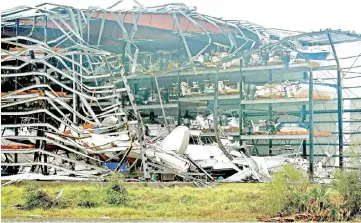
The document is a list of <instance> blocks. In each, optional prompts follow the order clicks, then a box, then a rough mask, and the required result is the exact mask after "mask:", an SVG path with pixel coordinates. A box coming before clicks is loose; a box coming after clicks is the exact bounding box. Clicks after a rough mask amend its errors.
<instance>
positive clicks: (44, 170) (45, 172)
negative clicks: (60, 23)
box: [39, 16, 48, 175]
mask: <svg viewBox="0 0 361 223" xmlns="http://www.w3.org/2000/svg"><path fill="white" fill-rule="evenodd" d="M44 43H45V44H46V45H47V44H48V17H47V16H45V17H44ZM46 55H47V53H44V56H46ZM44 66H45V67H44V70H45V73H46V72H47V69H48V68H47V66H46V65H44ZM43 82H44V84H46V82H47V79H46V78H45V77H44V78H43ZM46 103H47V101H46V100H44V101H43V104H44V108H45V109H46ZM42 119H43V120H42V122H43V123H46V114H45V113H43V114H42ZM40 129H41V130H44V131H45V130H46V128H45V127H40ZM41 135H42V136H44V132H43V133H42V134H41ZM42 149H43V150H45V149H46V141H45V140H43V143H42ZM41 156H43V157H44V163H47V162H48V155H47V154H40V156H39V158H40V159H41ZM43 174H46V175H47V174H48V166H47V165H44V166H43Z"/></svg>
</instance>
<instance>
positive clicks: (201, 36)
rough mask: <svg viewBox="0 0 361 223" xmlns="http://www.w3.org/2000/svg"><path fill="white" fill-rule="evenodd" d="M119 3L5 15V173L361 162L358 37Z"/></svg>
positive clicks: (176, 173) (322, 171)
mask: <svg viewBox="0 0 361 223" xmlns="http://www.w3.org/2000/svg"><path fill="white" fill-rule="evenodd" d="M119 6H121V3H120V5H113V6H111V7H109V8H107V9H101V8H96V7H93V8H88V9H76V8H73V7H70V6H65V5H55V4H41V5H38V6H36V7H28V6H21V7H16V8H12V9H8V10H5V11H2V13H1V161H2V163H1V169H2V175H7V176H6V177H8V178H9V179H102V177H103V176H106V175H107V174H109V173H110V172H111V171H118V172H121V173H123V174H124V175H125V176H126V178H127V179H132V180H153V181H173V180H179V181H191V182H194V183H195V184H197V185H205V184H207V182H210V181H213V180H216V179H217V180H221V181H225V182H244V181H250V180H251V181H260V182H263V181H268V180H269V179H270V178H271V175H272V172H273V171H275V170H276V169H277V168H279V167H281V166H282V165H284V164H285V163H291V164H293V165H295V166H296V167H297V168H300V169H304V171H306V172H308V173H309V174H310V177H312V178H313V179H314V180H321V181H322V180H325V179H328V178H330V177H332V174H333V172H334V171H335V169H337V168H349V167H350V166H349V162H348V160H349V155H348V153H349V151H350V150H352V148H355V147H357V145H359V144H360V142H361V137H360V136H361V135H360V134H361V130H360V129H361V115H360V114H361V113H360V112H361V86H360V83H361V67H360V64H361V59H360V58H359V57H360V56H361V35H360V34H358V33H355V32H354V31H342V30H331V29H324V30H318V31H314V32H307V33H306V32H296V31H286V30H277V29H268V28H266V27H263V26H261V25H257V24H254V23H252V22H248V21H243V20H232V21H229V20H224V19H220V18H215V17H212V16H211V15H204V14H200V13H197V10H196V8H194V7H189V6H186V5H184V4H169V5H162V6H157V7H145V6H143V5H140V4H139V5H137V7H134V8H133V9H131V10H115V8H119Z"/></svg>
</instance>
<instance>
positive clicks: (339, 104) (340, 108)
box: [327, 33, 343, 169]
mask: <svg viewBox="0 0 361 223" xmlns="http://www.w3.org/2000/svg"><path fill="white" fill-rule="evenodd" d="M327 36H328V40H329V41H330V45H331V48H332V52H333V56H334V57H335V60H336V63H337V124H338V152H339V166H340V168H341V169H343V120H342V116H343V103H342V76H341V67H340V62H339V60H338V57H337V52H336V49H335V45H334V44H333V41H332V38H331V35H330V33H327Z"/></svg>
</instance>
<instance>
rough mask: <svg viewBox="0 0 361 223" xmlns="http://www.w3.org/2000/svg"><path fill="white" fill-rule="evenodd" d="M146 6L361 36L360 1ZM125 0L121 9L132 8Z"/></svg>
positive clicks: (193, 1)
mask: <svg viewBox="0 0 361 223" xmlns="http://www.w3.org/2000/svg"><path fill="white" fill-rule="evenodd" d="M116 1H117V0H47V2H53V3H58V4H65V5H72V6H74V7H77V8H87V7H88V6H100V7H102V8H105V7H108V6H110V5H112V4H114V3H115V2H116ZM138 1H139V2H140V3H142V4H144V5H145V6H154V5H161V4H167V3H175V2H176V3H179V2H183V3H185V4H187V5H190V6H196V7H197V8H198V12H200V13H204V14H208V15H212V16H215V17H222V18H224V19H237V20H248V21H250V22H254V23H257V24H259V25H263V26H265V27H268V28H282V29H289V30H299V31H314V30H319V29H321V28H322V29H325V28H332V29H342V30H346V31H348V30H350V31H352V30H355V31H356V32H358V33H361V24H360V21H361V14H360V8H361V7H360V5H361V2H359V1H357V0H342V1H340V0H299V1H289V0H138ZM43 2H45V0H11V1H9V0H1V4H0V7H1V10H3V9H8V8H11V7H15V6H19V5H31V6H33V5H36V4H39V3H43ZM131 4H134V3H133V1H132V0H124V3H122V4H120V5H118V6H117V8H118V9H122V8H129V7H130V5H131Z"/></svg>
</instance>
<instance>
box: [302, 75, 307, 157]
mask: <svg viewBox="0 0 361 223" xmlns="http://www.w3.org/2000/svg"><path fill="white" fill-rule="evenodd" d="M307 79H308V74H307V72H304V73H303V80H307ZM306 117H307V116H306V105H302V111H301V121H302V123H305V122H306ZM302 157H303V158H304V159H306V157H307V144H306V140H303V141H302Z"/></svg>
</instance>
